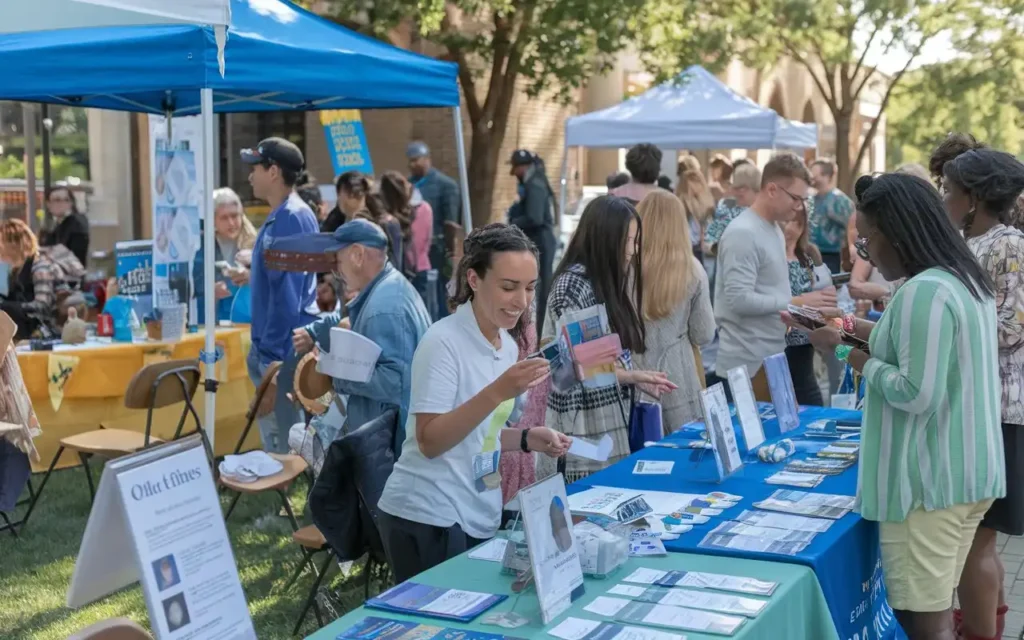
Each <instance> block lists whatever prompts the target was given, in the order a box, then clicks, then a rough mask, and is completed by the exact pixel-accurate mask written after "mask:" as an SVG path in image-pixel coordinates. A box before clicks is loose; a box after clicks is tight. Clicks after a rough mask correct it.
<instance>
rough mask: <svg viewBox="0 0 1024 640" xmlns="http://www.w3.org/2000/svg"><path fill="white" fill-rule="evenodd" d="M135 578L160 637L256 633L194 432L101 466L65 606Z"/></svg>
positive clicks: (206, 639)
mask: <svg viewBox="0 0 1024 640" xmlns="http://www.w3.org/2000/svg"><path fill="white" fill-rule="evenodd" d="M129 549H131V550H132V551H131V552H128V550H129ZM134 582H140V583H141V584H142V593H143V595H144V596H145V599H146V606H147V608H148V609H149V619H150V626H151V627H152V629H153V633H154V635H155V636H156V637H157V638H158V639H160V640H183V639H185V638H188V640H214V639H217V640H250V639H252V640H255V638H256V631H255V629H254V628H253V625H252V619H251V618H250V617H249V607H248V605H247V604H246V601H245V593H244V592H243V591H242V584H241V582H239V579H238V569H237V567H236V566H235V557H234V553H233V552H232V550H231V542H230V541H229V539H228V532H227V528H226V527H225V526H224V516H223V515H222V514H221V509H220V500H219V499H218V498H217V490H216V488H215V486H214V483H213V475H212V473H211V471H210V465H209V463H208V462H207V459H206V453H205V450H204V449H203V447H202V442H201V440H200V439H199V436H198V435H196V436H192V437H189V438H186V439H183V440H179V441H176V442H171V443H168V444H165V445H161V446H159V447H155V448H153V449H147V450H146V451H142V452H139V453H136V454H133V455H130V456H125V457H123V458H119V459H117V460H114V461H112V462H110V463H108V464H107V466H106V467H104V469H103V476H102V478H101V479H100V486H99V490H98V491H97V495H96V501H95V503H94V504H93V508H92V512H91V513H90V514H89V522H88V524H87V525H86V527H85V535H84V536H83V537H82V546H81V549H80V550H79V553H78V559H77V561H76V563H75V572H74V574H73V575H72V577H71V586H70V588H69V589H68V606H69V607H72V608H77V607H80V606H83V605H85V604H88V603H90V602H93V601H95V600H98V599H99V598H102V597H104V596H106V595H108V594H110V593H113V592H114V591H116V590H118V589H121V588H123V587H126V586H128V585H130V584H133V583H134Z"/></svg>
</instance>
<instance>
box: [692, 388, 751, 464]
mask: <svg viewBox="0 0 1024 640" xmlns="http://www.w3.org/2000/svg"><path fill="white" fill-rule="evenodd" d="M700 404H701V406H702V407H703V408H704V424H705V425H706V427H707V430H708V439H709V440H710V441H711V450H712V452H713V453H714V456H715V465H716V466H717V467H718V478H719V480H725V479H726V478H728V477H729V476H731V475H732V474H733V473H735V472H736V471H737V470H738V469H739V468H740V467H742V466H743V458H742V457H741V456H740V450H739V445H738V444H737V443H736V432H735V430H733V426H732V415H730V413H729V401H728V400H726V397H725V386H724V385H723V384H722V383H721V382H719V383H717V384H715V385H712V386H710V387H708V388H707V389H702V390H701V392H700Z"/></svg>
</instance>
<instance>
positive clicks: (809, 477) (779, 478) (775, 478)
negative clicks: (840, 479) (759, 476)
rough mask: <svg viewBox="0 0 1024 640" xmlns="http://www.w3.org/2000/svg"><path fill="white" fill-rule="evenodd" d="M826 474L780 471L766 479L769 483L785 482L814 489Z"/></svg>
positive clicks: (793, 485)
mask: <svg viewBox="0 0 1024 640" xmlns="http://www.w3.org/2000/svg"><path fill="white" fill-rule="evenodd" d="M824 479H825V476H823V475H821V474H818V473H803V472H800V471H788V470H784V471H778V472H776V473H774V474H772V475H770V476H768V477H767V478H765V479H764V481H765V482H767V483H768V484H785V485H789V486H792V487H804V488H807V489H813V488H814V487H816V486H818V485H819V484H821V481H822V480H824Z"/></svg>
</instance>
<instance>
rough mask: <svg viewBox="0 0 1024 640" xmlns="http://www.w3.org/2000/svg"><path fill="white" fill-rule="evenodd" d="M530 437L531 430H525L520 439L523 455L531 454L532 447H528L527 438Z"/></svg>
mask: <svg viewBox="0 0 1024 640" xmlns="http://www.w3.org/2000/svg"><path fill="white" fill-rule="evenodd" d="M528 435H530V429H529V428H526V429H523V435H522V436H521V437H520V438H519V448H520V449H522V450H523V453H530V447H528V446H527V445H526V436H528Z"/></svg>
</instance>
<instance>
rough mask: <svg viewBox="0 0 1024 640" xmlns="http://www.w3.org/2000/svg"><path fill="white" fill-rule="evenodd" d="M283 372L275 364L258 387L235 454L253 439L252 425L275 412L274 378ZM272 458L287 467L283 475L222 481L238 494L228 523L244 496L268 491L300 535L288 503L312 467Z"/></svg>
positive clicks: (292, 459) (277, 455) (284, 456)
mask: <svg viewBox="0 0 1024 640" xmlns="http://www.w3.org/2000/svg"><path fill="white" fill-rule="evenodd" d="M280 368H281V363H280V362H275V363H273V364H272V365H270V366H269V367H267V370H266V372H265V373H264V374H263V379H262V380H260V384H259V386H257V387H256V395H255V396H254V397H253V399H252V402H251V403H250V404H249V411H248V413H247V414H246V423H245V428H244V429H243V430H242V435H241V437H240V438H239V439H238V444H236V445H235V454H238V453H239V452H240V451H241V450H242V445H243V443H244V442H245V439H246V438H247V437H248V436H249V430H250V429H252V425H253V423H254V422H256V419H257V418H258V417H259V416H261V415H266V414H267V413H269V412H270V411H273V409H274V396H275V394H276V393H277V386H276V384H275V382H274V376H276V375H277V372H278V369H280ZM268 455H270V457H272V458H274V459H275V460H277V461H278V462H280V463H281V464H282V465H283V466H284V468H283V469H281V471H278V472H277V473H275V474H274V475H272V476H267V477H266V478H260V479H259V480H257V481H256V482H237V481H235V480H232V479H231V478H225V477H223V476H221V477H220V479H219V482H220V484H221V487H222V488H224V489H229V490H231V491H234V492H235V497H234V499H232V500H231V505H230V506H228V511H227V513H226V514H224V520H227V519H228V518H230V517H231V512H233V511H234V510H235V505H237V504H238V500H239V498H241V497H242V494H248V495H252V494H256V493H263V492H264V491H273V492H275V493H277V495H279V496H280V497H281V502H282V504H283V505H284V510H285V512H286V513H287V514H288V519H289V520H290V521H291V524H292V530H293V531H298V530H299V522H298V520H296V518H295V512H294V511H292V505H291V503H290V502H289V501H288V494H287V489H288V487H289V486H291V483H292V482H294V481H295V479H296V478H297V477H299V476H300V475H302V473H303V472H304V471H305V470H306V467H307V466H308V465H307V464H306V461H305V460H303V459H302V457H301V456H297V455H294V454H280V453H271V454H268Z"/></svg>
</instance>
